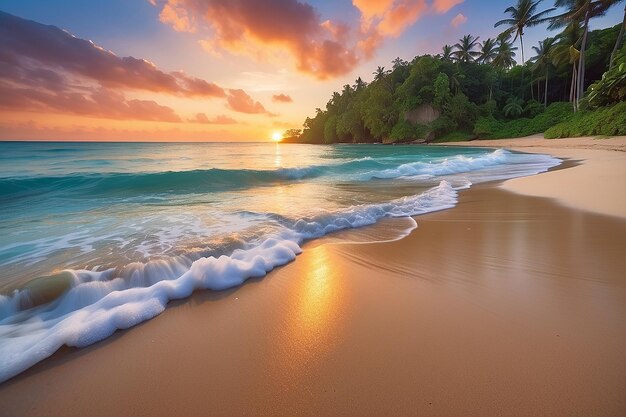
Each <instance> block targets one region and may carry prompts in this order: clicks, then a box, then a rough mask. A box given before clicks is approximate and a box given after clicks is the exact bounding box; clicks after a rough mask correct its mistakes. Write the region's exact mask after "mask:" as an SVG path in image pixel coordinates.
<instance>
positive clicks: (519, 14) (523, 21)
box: [494, 0, 558, 65]
mask: <svg viewBox="0 0 626 417" xmlns="http://www.w3.org/2000/svg"><path fill="white" fill-rule="evenodd" d="M542 1H543V0H536V1H533V0H517V4H516V5H515V6H510V7H508V8H507V9H506V10H505V11H504V13H508V14H509V15H510V16H511V17H510V18H509V19H502V20H500V21H498V22H496V24H495V25H494V27H498V26H500V25H509V26H510V28H509V29H508V30H509V31H511V32H513V31H515V38H514V39H513V42H515V41H516V40H517V38H519V42H520V45H521V47H522V65H524V64H525V63H526V60H525V59H524V28H527V27H531V26H536V25H539V24H541V23H543V22H545V21H547V20H549V19H550V18H549V17H547V14H548V13H551V12H553V11H554V10H556V9H555V8H554V7H552V8H550V9H547V10H544V11H542V12H537V8H538V7H539V3H541V2H542ZM557 2H558V0H557Z"/></svg>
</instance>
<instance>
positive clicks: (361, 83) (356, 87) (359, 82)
mask: <svg viewBox="0 0 626 417" xmlns="http://www.w3.org/2000/svg"><path fill="white" fill-rule="evenodd" d="M365 87H367V83H366V82H365V81H363V79H362V78H361V77H359V78H357V79H356V80H355V81H354V91H361V90H362V89H364V88H365Z"/></svg>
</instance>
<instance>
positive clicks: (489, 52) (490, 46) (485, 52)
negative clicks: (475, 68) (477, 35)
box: [478, 38, 498, 64]
mask: <svg viewBox="0 0 626 417" xmlns="http://www.w3.org/2000/svg"><path fill="white" fill-rule="evenodd" d="M496 56H498V49H497V47H496V40H495V39H491V38H487V39H485V41H484V42H483V43H481V44H480V56H479V57H478V61H479V62H481V63H483V64H489V63H491V62H493V60H494V59H495V58H496Z"/></svg>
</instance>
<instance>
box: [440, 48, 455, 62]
mask: <svg viewBox="0 0 626 417" xmlns="http://www.w3.org/2000/svg"><path fill="white" fill-rule="evenodd" d="M441 59H443V60H444V61H452V46H450V45H444V46H443V53H442V54H441Z"/></svg>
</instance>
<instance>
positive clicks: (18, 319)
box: [0, 142, 560, 381]
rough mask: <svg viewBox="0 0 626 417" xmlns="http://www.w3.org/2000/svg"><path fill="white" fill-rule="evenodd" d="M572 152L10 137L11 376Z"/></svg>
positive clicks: (7, 317)
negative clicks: (326, 245) (176, 303)
mask: <svg viewBox="0 0 626 417" xmlns="http://www.w3.org/2000/svg"><path fill="white" fill-rule="evenodd" d="M559 163H560V161H559V160H558V159H556V158H553V157H550V156H548V155H538V154H523V153H515V152H511V151H506V150H493V149H484V148H459V147H432V146H382V145H335V146H317V145H296V144H280V143H277V144H274V143H70V142H57V143H43V142H26V143H25V142H4V143H1V142H0V381H3V380H6V379H8V378H11V377H12V376H14V375H16V374H18V373H19V372H22V371H23V370H25V369H27V368H28V367H30V366H32V365H33V364H35V363H37V362H39V361H40V360H42V359H44V358H46V357H48V356H50V355H51V354H52V353H54V352H55V351H56V350H57V349H58V348H59V347H61V346H62V345H68V346H76V347H82V346H87V345H89V344H92V343H94V342H96V341H99V340H102V339H104V338H106V337H108V336H110V335H111V334H112V333H113V332H114V331H115V330H116V329H125V328H128V327H132V326H134V325H136V324H138V323H140V322H142V321H145V320H148V319H150V318H152V317H154V316H156V315H158V314H159V313H160V312H162V311H163V310H164V309H165V308H166V305H167V302H168V301H170V300H173V299H181V298H186V297H188V296H190V295H191V293H192V292H193V291H194V290H196V289H208V290H223V289H226V288H231V287H234V286H237V285H241V284H242V283H243V282H244V281H245V280H246V279H249V278H252V277H262V276H264V275H265V274H266V273H267V272H269V271H271V270H272V269H273V268H275V267H278V266H280V265H284V264H286V263H288V262H291V261H294V260H295V261H296V262H297V260H296V256H297V255H298V254H299V253H300V252H301V251H302V250H303V244H304V243H305V242H308V241H313V240H316V239H320V238H323V237H327V236H338V235H341V233H342V232H341V231H344V233H345V231H347V230H352V229H356V228H362V227H364V226H368V225H373V224H375V223H377V222H379V221H390V219H396V218H403V219H404V220H403V221H400V220H398V223H397V227H395V228H394V227H390V228H389V233H387V236H386V237H385V239H394V238H400V237H402V236H404V235H406V233H408V232H409V231H410V230H411V229H412V228H414V227H415V222H414V221H413V220H411V219H410V216H416V215H420V214H423V213H428V212H432V211H436V210H442V209H448V208H452V207H454V206H455V204H456V202H457V193H458V191H459V190H462V189H465V188H468V187H470V186H471V185H472V184H477V183H481V182H486V181H493V180H502V179H507V178H513V177H519V176H527V175H533V174H537V173H540V172H544V171H546V170H548V169H549V168H551V167H554V166H556V165H558V164H559ZM418 221H419V219H418ZM338 232H339V233H338ZM347 236H348V237H349V236H350V235H347ZM371 238H372V237H371V236H370V239H371Z"/></svg>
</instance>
